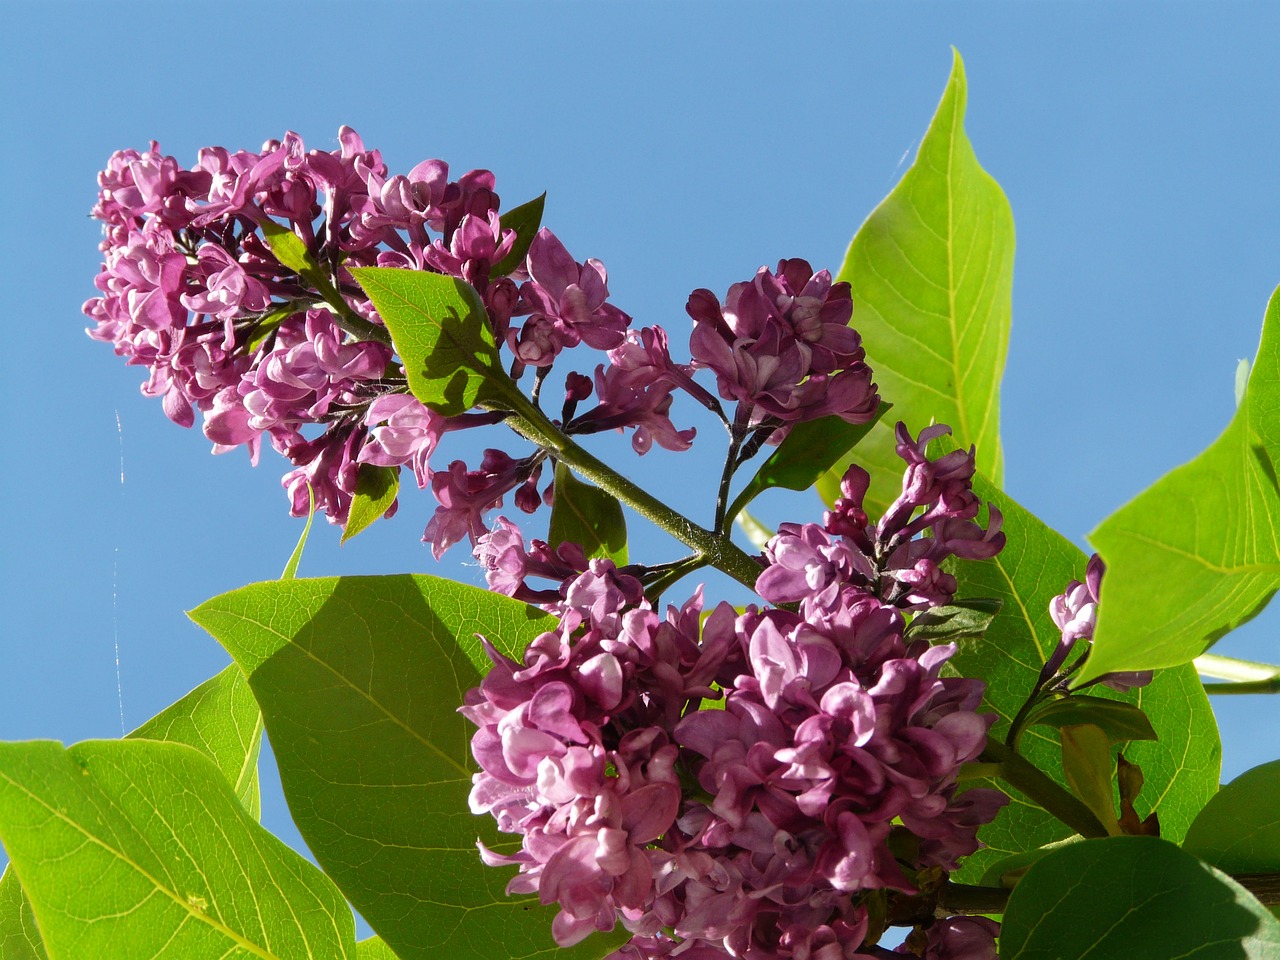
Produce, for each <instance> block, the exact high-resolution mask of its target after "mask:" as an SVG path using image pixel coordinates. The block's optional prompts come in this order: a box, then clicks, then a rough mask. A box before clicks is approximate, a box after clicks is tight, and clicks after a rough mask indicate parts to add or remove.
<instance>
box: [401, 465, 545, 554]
mask: <svg viewBox="0 0 1280 960" xmlns="http://www.w3.org/2000/svg"><path fill="white" fill-rule="evenodd" d="M541 473H542V456H541V454H540V453H539V454H534V455H533V456H530V457H524V458H521V459H519V460H515V459H512V458H511V457H509V456H507V455H506V454H505V453H503V452H502V451H501V450H492V449H490V450H485V452H484V459H483V460H482V461H481V463H480V468H479V469H478V470H468V469H467V465H466V464H465V463H464V462H463V461H461V460H454V461H453V462H452V463H450V464H449V469H448V470H441V471H438V472H436V473H434V474H433V475H432V477H431V491H432V492H433V493H434V494H435V495H436V499H437V500H438V501H439V502H440V506H438V507H437V508H436V512H435V514H434V515H432V517H431V520H430V522H428V524H427V529H426V530H425V531H424V533H423V534H422V539H423V541H424V542H425V543H429V544H431V553H432V554H433V555H434V556H435V558H436V559H437V560H439V559H440V557H442V556H444V552H445V551H446V550H448V549H449V547H451V546H453V545H454V544H455V543H457V542H459V541H460V540H462V539H463V538H464V537H467V538H469V539H470V540H471V543H472V544H473V545H474V544H475V543H476V542H477V541H478V540H479V539H480V537H482V536H483V535H484V533H485V524H484V520H483V515H484V514H485V512H487V511H488V510H491V509H493V508H495V507H500V506H502V498H503V497H504V496H506V495H507V494H508V493H510V492H511V491H513V490H515V489H516V488H517V487H522V488H523V489H522V491H521V493H517V494H516V505H517V506H519V507H521V509H523V510H524V511H525V512H526V513H532V512H533V511H534V510H536V509H537V506H538V502H539V498H538V495H537V490H536V485H537V482H538V477H539V476H540V475H541ZM522 494H523V495H522Z"/></svg>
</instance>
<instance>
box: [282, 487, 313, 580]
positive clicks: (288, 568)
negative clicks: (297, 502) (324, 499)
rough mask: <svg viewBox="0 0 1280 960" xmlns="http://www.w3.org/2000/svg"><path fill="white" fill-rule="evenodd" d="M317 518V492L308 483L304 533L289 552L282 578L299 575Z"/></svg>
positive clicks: (290, 578) (291, 577)
mask: <svg viewBox="0 0 1280 960" xmlns="http://www.w3.org/2000/svg"><path fill="white" fill-rule="evenodd" d="M315 518H316V492H315V490H313V489H312V487H311V484H310V483H308V484H307V522H306V523H305V524H304V525H303V527H302V535H301V536H300V537H298V545H297V546H296V547H294V548H293V553H291V554H289V560H288V561H287V562H286V563H285V565H284V572H283V573H281V574H280V579H281V580H292V579H293V578H294V577H296V576H297V575H298V564H300V563H301V562H302V551H303V550H305V549H306V548H307V537H309V536H310V535H311V521H312V520H314V519H315Z"/></svg>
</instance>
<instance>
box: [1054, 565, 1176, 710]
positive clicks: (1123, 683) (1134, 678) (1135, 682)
mask: <svg viewBox="0 0 1280 960" xmlns="http://www.w3.org/2000/svg"><path fill="white" fill-rule="evenodd" d="M1105 572H1106V565H1105V564H1104V563H1103V562H1102V558H1101V557H1100V556H1098V555H1097V554H1096V553H1095V554H1094V555H1093V556H1091V557H1090V558H1089V565H1088V566H1087V567H1086V568H1085V575H1084V582H1083V583H1081V582H1080V581H1079V580H1072V581H1071V582H1070V583H1069V584H1067V589H1066V590H1065V591H1063V592H1062V593H1060V594H1058V595H1057V596H1056V597H1054V598H1053V599H1052V600H1050V601H1049V616H1051V617H1052V618H1053V622H1054V625H1055V626H1056V627H1057V628H1058V629H1059V630H1061V631H1062V639H1061V640H1060V641H1059V642H1058V646H1057V647H1056V648H1055V649H1054V651H1053V653H1052V654H1050V656H1049V659H1048V661H1047V662H1046V663H1045V665H1044V668H1043V669H1042V670H1041V671H1040V681H1039V685H1040V686H1043V685H1044V684H1046V683H1048V682H1049V681H1051V680H1052V679H1053V677H1054V676H1055V675H1056V674H1057V673H1058V671H1059V670H1060V669H1061V668H1062V666H1063V664H1065V663H1066V662H1067V657H1068V656H1069V655H1070V654H1071V651H1072V650H1073V649H1075V646H1076V644H1077V643H1079V642H1080V641H1081V640H1083V641H1084V642H1085V644H1086V646H1087V645H1089V644H1090V643H1092V641H1093V630H1094V627H1095V626H1096V625H1097V622H1098V598H1099V597H1100V596H1101V590H1102V575H1103V574H1104V573H1105ZM1152 676H1153V674H1152V672H1151V671H1150V670H1134V671H1127V672H1122V673H1108V674H1104V675H1103V676H1101V677H1099V678H1098V679H1097V680H1095V681H1093V682H1095V683H1101V684H1102V685H1103V686H1106V687H1110V688H1111V689H1113V690H1119V691H1120V692H1122V693H1123V692H1124V691H1126V690H1132V689H1133V688H1134V687H1145V686H1146V685H1147V684H1148V683H1150V682H1151V678H1152Z"/></svg>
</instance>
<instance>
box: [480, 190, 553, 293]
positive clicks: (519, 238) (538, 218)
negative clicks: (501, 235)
mask: <svg viewBox="0 0 1280 960" xmlns="http://www.w3.org/2000/svg"><path fill="white" fill-rule="evenodd" d="M546 202H547V195H546V194H545V193H544V194H542V196H540V197H534V198H533V199H532V200H530V201H529V202H528V203H522V204H520V206H518V207H512V208H511V209H510V210H508V211H507V212H506V213H504V214H502V229H503V230H514V231H515V232H516V242H515V244H514V245H513V246H512V247H511V252H510V253H508V254H507V255H506V256H505V257H503V258H502V259H501V260H499V261H498V262H497V263H495V264H494V265H493V266H492V267H491V268H490V270H489V276H490V277H505V276H506V275H507V274H509V273H510V272H511V271H512V270H514V269H516V267H518V266H520V264H522V263H524V258H525V255H526V254H528V252H529V245H530V244H532V243H533V238H534V237H535V236H537V233H538V228H539V227H540V226H542V208H543V205H544V204H545V203H546Z"/></svg>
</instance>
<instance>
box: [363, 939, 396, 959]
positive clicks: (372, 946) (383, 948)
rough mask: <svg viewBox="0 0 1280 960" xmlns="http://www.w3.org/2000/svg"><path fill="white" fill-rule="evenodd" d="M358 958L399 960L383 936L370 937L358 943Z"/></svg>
mask: <svg viewBox="0 0 1280 960" xmlns="http://www.w3.org/2000/svg"><path fill="white" fill-rule="evenodd" d="M356 960H399V958H398V957H397V956H396V955H395V953H393V952H392V950H391V948H390V947H388V946H387V944H386V942H385V941H384V940H383V939H382V938H381V937H369V939H367V940H361V941H360V942H359V943H357V944H356Z"/></svg>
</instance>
